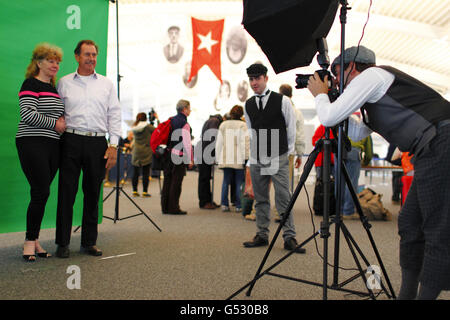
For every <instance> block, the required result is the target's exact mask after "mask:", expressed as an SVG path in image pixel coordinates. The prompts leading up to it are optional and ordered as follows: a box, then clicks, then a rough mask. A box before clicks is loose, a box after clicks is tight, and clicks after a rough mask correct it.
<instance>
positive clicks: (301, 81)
mask: <svg viewBox="0 0 450 320" xmlns="http://www.w3.org/2000/svg"><path fill="white" fill-rule="evenodd" d="M311 76H312V74H297V78H296V79H295V82H296V83H297V85H296V86H295V88H296V89H303V88H306V87H307V86H308V80H309V77H311Z"/></svg>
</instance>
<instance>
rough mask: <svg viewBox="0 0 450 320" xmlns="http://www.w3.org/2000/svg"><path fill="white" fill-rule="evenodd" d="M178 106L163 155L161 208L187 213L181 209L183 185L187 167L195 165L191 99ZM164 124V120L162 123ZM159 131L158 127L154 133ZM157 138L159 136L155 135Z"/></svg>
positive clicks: (182, 101) (180, 213)
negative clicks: (190, 117) (190, 121)
mask: <svg viewBox="0 0 450 320" xmlns="http://www.w3.org/2000/svg"><path fill="white" fill-rule="evenodd" d="M176 108H177V115H176V116H174V117H172V118H170V119H169V120H170V122H169V123H170V133H169V136H168V139H167V148H166V152H165V153H164V154H163V155H162V158H163V159H162V162H163V170H164V183H163V188H162V191H161V209H162V213H163V214H174V215H185V214H187V212H186V211H184V210H181V209H180V195H181V185H182V183H183V179H184V176H185V175H186V167H189V168H192V167H193V166H194V160H193V152H192V144H191V131H192V129H191V127H190V125H189V123H188V122H187V117H188V116H189V114H190V113H191V105H190V102H189V101H187V100H183V99H181V100H179V101H178V103H177V107H176ZM163 124H164V122H163V123H162V124H161V125H163ZM158 127H159V126H158ZM157 131H158V129H157V130H155V131H154V133H153V134H155V133H157ZM157 138H158V136H156V137H155V139H157ZM152 140H153V139H152ZM151 144H152V143H151Z"/></svg>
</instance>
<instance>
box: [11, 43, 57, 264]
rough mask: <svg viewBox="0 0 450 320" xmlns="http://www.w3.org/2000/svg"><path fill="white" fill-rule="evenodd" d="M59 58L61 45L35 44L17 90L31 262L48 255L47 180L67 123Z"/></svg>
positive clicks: (18, 139) (28, 258)
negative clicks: (43, 239) (44, 228)
mask: <svg viewBox="0 0 450 320" xmlns="http://www.w3.org/2000/svg"><path fill="white" fill-rule="evenodd" d="M61 60H62V50H61V49H60V48H58V47H56V46H53V45H49V44H46V43H44V44H39V45H37V46H36V48H35V49H34V51H33V55H32V58H31V62H30V64H29V65H28V68H27V72H26V75H25V81H24V82H23V84H22V87H21V89H20V92H19V106H20V122H19V125H18V130H17V134H16V147H17V152H18V155H19V160H20V165H21V167H22V170H23V172H24V174H25V176H26V178H27V180H28V183H29V184H30V196H31V200H30V203H29V205H28V210H27V231H26V238H25V244H24V247H23V258H24V259H25V260H26V261H30V262H31V261H35V260H36V254H37V256H38V257H43V258H48V257H50V254H49V253H47V252H46V251H45V250H44V249H43V248H42V247H41V245H40V244H39V240H38V238H39V231H40V228H41V222H42V218H43V216H44V211H45V205H46V203H47V199H48V197H49V195H50V184H51V183H52V181H53V178H54V177H55V174H56V171H57V170H58V166H59V137H60V134H62V133H63V132H64V130H65V127H66V125H65V121H64V104H63V102H62V100H61V98H60V97H59V95H58V92H57V91H56V89H55V80H56V74H57V73H58V70H59V63H60V62H61Z"/></svg>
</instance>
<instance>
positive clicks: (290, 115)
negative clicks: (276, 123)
mask: <svg viewBox="0 0 450 320" xmlns="http://www.w3.org/2000/svg"><path fill="white" fill-rule="evenodd" d="M267 90H269V88H267V87H266V89H264V92H263V95H264V96H263V97H262V98H261V99H262V106H263V109H264V108H265V107H266V104H267V101H268V100H269V97H270V95H271V94H272V91H270V93H269V94H267ZM259 99H260V98H259V97H258V96H256V105H257V106H259ZM281 112H282V113H283V117H284V120H285V122H286V130H287V143H288V154H294V153H295V151H294V150H295V134H296V127H295V122H296V119H297V118H296V115H295V111H294V108H293V107H292V104H291V100H290V99H289V98H288V97H286V96H283V98H282V100H281ZM244 116H245V122H246V123H247V127H248V129H249V130H251V128H252V124H251V121H250V117H249V116H248V114H247V111H245V108H244Z"/></svg>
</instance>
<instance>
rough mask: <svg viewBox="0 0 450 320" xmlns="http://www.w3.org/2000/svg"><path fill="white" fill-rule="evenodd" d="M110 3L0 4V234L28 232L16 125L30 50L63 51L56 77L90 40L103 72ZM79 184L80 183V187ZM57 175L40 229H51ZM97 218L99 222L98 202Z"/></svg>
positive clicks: (77, 217) (78, 205)
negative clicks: (44, 45)
mask: <svg viewBox="0 0 450 320" xmlns="http://www.w3.org/2000/svg"><path fill="white" fill-rule="evenodd" d="M108 8H109V1H108V0H71V1H69V0H38V1H37V0H15V1H2V5H1V9H0V47H1V49H0V52H1V54H0V97H1V100H0V101H1V102H0V104H1V107H0V147H1V151H0V177H1V180H0V183H1V186H0V233H7V232H18V231H24V230H25V229H26V211H27V207H28V203H29V199H30V195H29V192H30V190H29V185H28V182H27V180H26V178H25V175H24V174H23V172H22V169H21V168H20V163H19V158H18V156H17V150H16V146H15V134H16V131H17V124H18V122H19V102H18V93H19V90H20V87H21V85H22V82H23V80H24V76H25V70H26V68H27V66H28V64H29V62H30V59H31V53H32V51H33V49H34V47H35V46H36V45H37V44H38V43H41V42H49V43H51V44H55V45H57V46H59V47H60V48H62V50H63V53H64V56H63V61H62V63H61V65H60V66H61V67H60V70H59V73H58V78H61V77H62V76H64V75H66V74H68V73H71V72H74V71H75V70H76V68H77V63H76V61H75V58H74V53H73V50H74V49H75V46H76V44H77V43H78V41H79V40H82V39H91V40H94V41H95V42H96V43H97V44H98V46H99V56H98V59H97V67H96V71H97V72H98V73H100V74H103V75H105V74H106V50H107V39H108ZM79 185H80V186H81V183H80V184H79ZM57 195H58V175H57V176H56V178H55V180H54V181H53V184H52V187H51V194H50V198H49V199H48V202H47V207H46V211H45V215H44V220H43V222H42V228H43V229H44V228H54V227H55V223H56V203H57ZM82 195H83V194H82V190H81V187H80V189H79V192H78V195H77V199H76V202H75V206H74V219H73V225H81V216H82V208H83V196H82ZM99 202H100V218H99V223H100V222H101V219H102V214H101V212H102V199H99Z"/></svg>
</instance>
